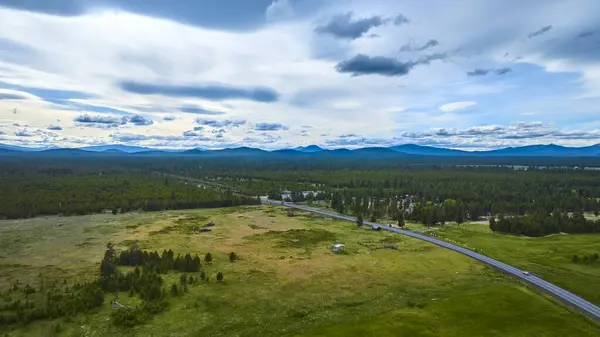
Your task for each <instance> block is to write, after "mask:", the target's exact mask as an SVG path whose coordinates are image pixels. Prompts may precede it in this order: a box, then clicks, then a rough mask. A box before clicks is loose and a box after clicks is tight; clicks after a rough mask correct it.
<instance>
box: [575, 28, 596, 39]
mask: <svg viewBox="0 0 600 337" xmlns="http://www.w3.org/2000/svg"><path fill="white" fill-rule="evenodd" d="M594 34H596V31H595V30H588V31H585V32H581V33H579V34H577V37H578V38H584V37H590V36H592V35H594Z"/></svg>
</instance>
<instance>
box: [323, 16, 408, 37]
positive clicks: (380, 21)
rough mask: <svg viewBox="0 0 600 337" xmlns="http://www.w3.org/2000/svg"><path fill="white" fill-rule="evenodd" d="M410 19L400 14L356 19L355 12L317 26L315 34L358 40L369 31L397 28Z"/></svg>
mask: <svg viewBox="0 0 600 337" xmlns="http://www.w3.org/2000/svg"><path fill="white" fill-rule="evenodd" d="M408 22H409V21H408V19H407V18H406V17H405V16H404V15H402V14H398V15H396V16H395V17H388V18H386V17H383V16H381V15H373V16H370V17H364V18H355V17H354V13H353V12H348V13H344V14H337V15H334V16H332V17H330V18H329V20H327V21H326V22H325V23H323V24H321V25H319V26H317V27H316V28H315V32H317V33H319V34H329V35H332V36H334V37H336V38H338V39H344V40H356V39H358V38H360V37H363V36H365V34H366V33H367V32H369V30H371V29H373V28H376V27H379V26H383V25H387V24H388V23H393V24H394V25H396V26H400V25H403V24H405V23H408ZM378 36H379V35H377V34H371V35H369V37H378Z"/></svg>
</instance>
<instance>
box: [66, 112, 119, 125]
mask: <svg viewBox="0 0 600 337" xmlns="http://www.w3.org/2000/svg"><path fill="white" fill-rule="evenodd" d="M73 121H74V122H76V123H82V124H125V123H126V122H127V121H123V120H122V119H120V118H116V117H107V116H92V115H87V114H84V115H80V116H77V117H75V119H73Z"/></svg>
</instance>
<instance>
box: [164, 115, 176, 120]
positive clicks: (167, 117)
mask: <svg viewBox="0 0 600 337" xmlns="http://www.w3.org/2000/svg"><path fill="white" fill-rule="evenodd" d="M163 120H164V121H174V120H175V116H165V117H163Z"/></svg>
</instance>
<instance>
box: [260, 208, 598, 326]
mask: <svg viewBox="0 0 600 337" xmlns="http://www.w3.org/2000/svg"><path fill="white" fill-rule="evenodd" d="M262 202H263V203H265V204H274V205H280V206H286V207H291V208H296V209H300V210H303V211H307V212H311V213H315V214H321V215H324V216H328V217H332V218H336V219H340V220H347V221H352V222H356V218H353V217H351V216H347V215H342V214H337V213H332V212H327V211H323V210H320V209H317V208H312V207H308V206H303V205H296V204H294V203H291V202H284V203H282V202H281V201H274V200H268V199H263V200H262ZM363 224H364V225H367V226H371V227H373V226H378V227H380V228H381V229H383V230H387V231H390V232H394V233H398V234H402V235H406V236H410V237H412V238H415V239H419V240H423V241H427V242H430V243H433V244H436V245H438V246H442V247H444V248H448V249H451V250H453V251H455V252H459V253H461V254H464V255H466V256H468V257H471V258H474V259H476V260H479V261H481V262H483V263H486V264H488V265H490V266H492V267H495V268H497V269H499V270H501V271H503V272H505V273H507V274H510V275H512V276H514V277H516V278H517V279H520V280H522V281H524V282H527V283H528V284H531V285H533V286H535V287H536V288H538V289H541V290H543V291H545V292H546V293H548V294H550V295H552V296H554V297H555V298H557V299H558V300H560V301H561V302H563V303H565V304H567V305H569V306H572V307H573V308H576V309H578V310H579V311H581V312H582V313H584V314H585V315H587V316H588V317H590V318H592V319H594V320H596V321H598V322H600V308H599V307H598V306H596V305H595V304H593V303H590V302H588V301H586V300H584V299H583V298H581V297H579V296H577V295H575V294H573V293H571V292H569V291H566V290H564V289H562V288H560V287H558V286H556V285H554V284H552V283H550V282H548V281H544V280H543V279H541V278H539V277H537V276H535V275H532V274H525V271H524V270H521V269H518V268H515V267H513V266H511V265H508V264H506V263H502V262H500V261H498V260H494V259H492V258H490V257H487V256H485V255H482V254H479V253H476V252H474V251H471V250H468V249H465V248H463V247H459V246H456V245H453V244H451V243H448V242H445V241H442V240H438V239H434V238H431V237H429V236H426V235H421V234H417V233H414V232H411V231H408V230H403V229H400V228H394V227H390V226H386V225H381V224H377V223H373V222H369V221H364V222H363Z"/></svg>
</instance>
